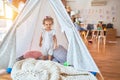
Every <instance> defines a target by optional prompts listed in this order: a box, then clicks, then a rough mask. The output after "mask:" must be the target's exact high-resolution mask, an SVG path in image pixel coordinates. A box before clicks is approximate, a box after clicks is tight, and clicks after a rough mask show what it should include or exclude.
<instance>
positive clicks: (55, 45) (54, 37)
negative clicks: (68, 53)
mask: <svg viewBox="0 0 120 80" xmlns="http://www.w3.org/2000/svg"><path fill="white" fill-rule="evenodd" d="M53 41H54V48H57V38H56V36H55V35H54V36H53Z"/></svg>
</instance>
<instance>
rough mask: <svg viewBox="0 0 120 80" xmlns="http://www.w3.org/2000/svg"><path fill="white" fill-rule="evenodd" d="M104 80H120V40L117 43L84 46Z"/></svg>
mask: <svg viewBox="0 0 120 80" xmlns="http://www.w3.org/2000/svg"><path fill="white" fill-rule="evenodd" d="M86 45H87V47H88V49H89V51H90V53H91V55H92V57H93V58H94V60H95V62H96V64H97V66H98V67H99V69H100V71H101V73H102V75H103V77H104V80H120V38H118V39H117V43H106V45H103V44H102V43H100V45H99V46H98V45H97V43H96V41H93V43H92V44H86Z"/></svg>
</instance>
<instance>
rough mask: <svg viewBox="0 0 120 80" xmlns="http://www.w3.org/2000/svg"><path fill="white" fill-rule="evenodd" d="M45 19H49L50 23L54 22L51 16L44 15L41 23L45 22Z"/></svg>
mask: <svg viewBox="0 0 120 80" xmlns="http://www.w3.org/2000/svg"><path fill="white" fill-rule="evenodd" d="M45 21H51V22H52V24H53V23H54V21H53V18H52V17H50V16H46V17H45V18H44V19H43V24H45Z"/></svg>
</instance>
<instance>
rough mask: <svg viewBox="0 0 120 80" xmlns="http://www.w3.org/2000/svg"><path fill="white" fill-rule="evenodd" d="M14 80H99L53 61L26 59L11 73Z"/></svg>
mask: <svg viewBox="0 0 120 80" xmlns="http://www.w3.org/2000/svg"><path fill="white" fill-rule="evenodd" d="M11 77H12V79H13V80H97V79H96V77H95V76H93V75H92V74H91V73H89V72H86V71H82V70H81V71H76V70H75V69H74V68H72V67H66V66H63V65H61V64H59V63H56V62H53V61H43V60H35V59H25V60H22V61H18V62H16V63H15V65H14V66H13V70H12V72H11Z"/></svg>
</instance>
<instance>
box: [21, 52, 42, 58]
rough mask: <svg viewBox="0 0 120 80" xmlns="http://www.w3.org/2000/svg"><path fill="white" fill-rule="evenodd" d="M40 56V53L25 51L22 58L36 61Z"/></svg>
mask: <svg viewBox="0 0 120 80" xmlns="http://www.w3.org/2000/svg"><path fill="white" fill-rule="evenodd" d="M41 56H42V53H41V52H40V51H27V52H26V53H24V55H23V57H24V58H35V59H38V58H40V57H41Z"/></svg>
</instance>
